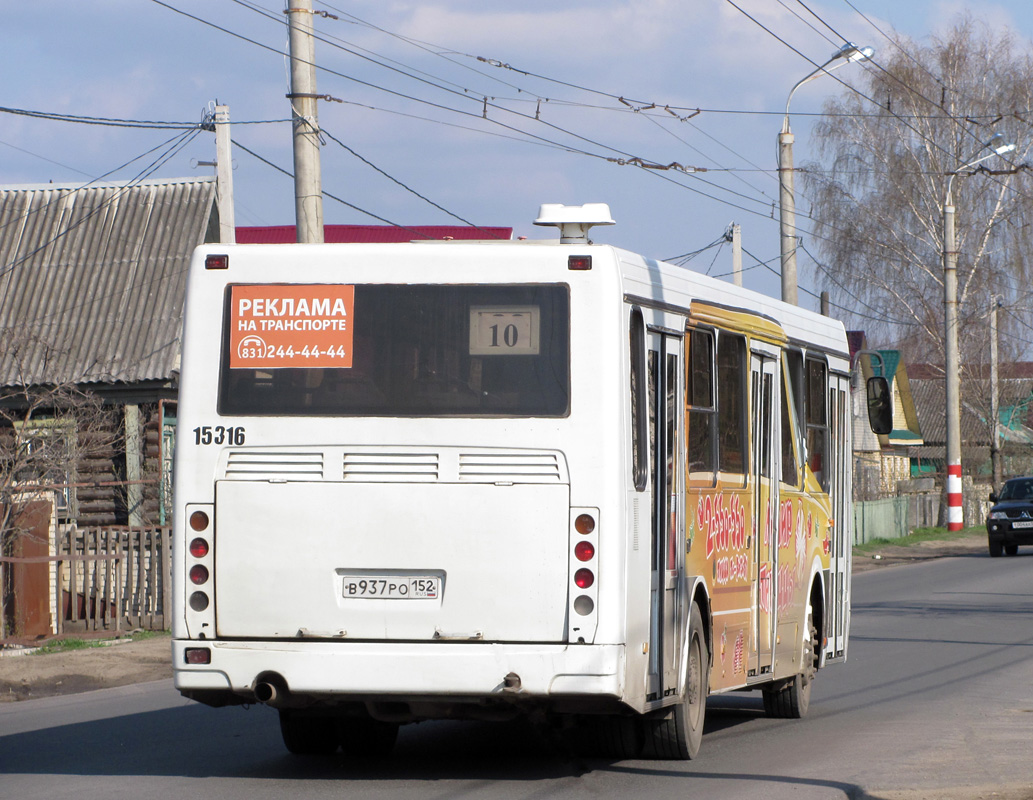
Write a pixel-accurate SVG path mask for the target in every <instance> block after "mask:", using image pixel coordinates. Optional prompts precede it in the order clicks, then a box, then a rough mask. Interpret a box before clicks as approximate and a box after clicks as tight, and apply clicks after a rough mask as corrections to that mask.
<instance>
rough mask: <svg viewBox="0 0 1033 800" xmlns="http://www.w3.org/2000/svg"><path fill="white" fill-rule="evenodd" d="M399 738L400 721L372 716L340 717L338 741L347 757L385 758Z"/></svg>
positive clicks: (338, 719) (338, 721)
mask: <svg viewBox="0 0 1033 800" xmlns="http://www.w3.org/2000/svg"><path fill="white" fill-rule="evenodd" d="M397 739H398V723H397V722H382V721H381V720H378V719H373V718H372V717H338V718H337V741H338V742H340V745H341V750H342V752H343V753H344V755H345V757H347V758H385V757H387V756H389V755H391V751H392V750H393V749H394V746H395V741H396V740H397Z"/></svg>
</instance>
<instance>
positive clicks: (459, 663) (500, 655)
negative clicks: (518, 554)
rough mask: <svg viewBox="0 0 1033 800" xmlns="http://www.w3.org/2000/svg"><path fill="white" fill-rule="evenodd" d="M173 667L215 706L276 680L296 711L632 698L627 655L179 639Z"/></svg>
mask: <svg viewBox="0 0 1033 800" xmlns="http://www.w3.org/2000/svg"><path fill="white" fill-rule="evenodd" d="M188 648H208V649H209V650H210V652H211V663H210V664H204V665H198V664H188V663H187V661H186V650H187V649H188ZM172 658H173V675H174V679H175V685H176V688H177V689H179V690H180V691H181V692H183V693H184V694H186V695H187V696H194V697H197V698H198V699H201V698H205V702H212V704H221V703H219V702H217V701H219V700H221V701H222V702H240V701H241V698H243V699H244V700H246V701H247V702H253V701H254V697H255V686H256V685H257V684H258V683H259V682H261V681H270V680H271V681H272V682H274V683H276V682H281V685H280V689H281V690H282V692H281V694H280V696H279V697H278V702H284V704H287V702H288V701H285V699H284V698H287V697H289V698H290V700H289V704H291V705H306V704H334V703H341V702H348V701H360V702H366V703H377V702H396V703H425V704H431V705H433V706H440V705H441V704H443V703H444V704H448V703H456V704H477V703H484V702H489V703H490V702H492V701H501V702H506V703H509V704H514V703H515V704H520V703H522V702H525V701H526V702H527V703H529V704H531V705H536V706H542V705H545V706H550V705H552V706H555V707H557V710H570V709H574V710H591V708H592V707H593V706H596V705H597V706H598V707H600V708H602V707H606V706H612V705H615V704H618V703H619V702H620V700H621V698H622V696H623V694H624V692H623V674H624V647H623V646H622V645H515V644H467V643H453V642H448V643H369V642H347V643H345V642H325V641H322V642H298V641H290V642H285V641H280V642H264V641H263V642H254V641H251V642H236V641H232V642H231V641H220V640H210V639H209V640H200V641H199V640H183V639H177V640H173V642H172ZM514 675H515V676H517V678H518V681H514V679H513V677H512V676H514ZM507 678H508V680H507ZM220 695H225V697H220ZM564 707H565V708H564ZM441 715H442V716H450V715H451V714H450V713H449V714H441ZM432 716H433V715H432Z"/></svg>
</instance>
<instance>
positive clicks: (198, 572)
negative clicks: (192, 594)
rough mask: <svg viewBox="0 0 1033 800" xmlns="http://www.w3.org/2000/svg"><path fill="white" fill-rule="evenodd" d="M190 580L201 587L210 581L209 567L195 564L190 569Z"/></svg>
mask: <svg viewBox="0 0 1033 800" xmlns="http://www.w3.org/2000/svg"><path fill="white" fill-rule="evenodd" d="M190 580H191V581H193V582H194V583H196V584H197V585H198V586H200V585H201V584H202V583H205V582H207V580H208V567H206V566H204V565H203V564H194V566H192V567H191V568H190Z"/></svg>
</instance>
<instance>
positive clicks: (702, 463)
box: [685, 330, 717, 485]
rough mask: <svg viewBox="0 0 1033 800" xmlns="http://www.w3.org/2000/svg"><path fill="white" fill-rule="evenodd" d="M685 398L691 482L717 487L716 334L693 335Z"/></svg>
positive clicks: (691, 336)
mask: <svg viewBox="0 0 1033 800" xmlns="http://www.w3.org/2000/svg"><path fill="white" fill-rule="evenodd" d="M687 362H688V373H687V375H686V376H685V383H686V387H685V398H686V403H687V405H688V407H689V436H688V466H689V479H690V480H706V481H708V482H709V483H710V484H711V485H713V480H714V474H715V470H716V468H717V413H716V412H717V409H716V408H715V407H714V334H713V333H711V332H709V331H701V330H692V331H690V332H689V357H688V359H687Z"/></svg>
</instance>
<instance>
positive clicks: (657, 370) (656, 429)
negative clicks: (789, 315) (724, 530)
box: [646, 331, 686, 700]
mask: <svg viewBox="0 0 1033 800" xmlns="http://www.w3.org/2000/svg"><path fill="white" fill-rule="evenodd" d="M647 344H648V366H649V439H650V447H649V450H650V453H651V454H652V458H651V461H650V477H651V478H652V480H651V484H652V489H653V509H652V525H651V534H650V540H651V561H650V573H651V574H650V612H649V613H650V625H649V679H648V684H647V691H646V694H647V699H649V700H659V699H660V698H662V697H667V696H669V695H672V694H676V693H677V692H678V654H679V653H680V651H681V648H680V643H681V638H680V632H681V629H682V628H683V627H685V624H686V620H684V619H682V617H683V616H684V613H685V612H684V610H683V609H682V605H683V604H682V602H681V600H682V598H681V596H680V595H681V594H682V589H681V584H682V580H681V575H682V573H683V571H684V564H685V527H684V526H685V523H684V515H683V511H682V509H683V508H684V505H685V503H684V501H685V493H684V476H682V475H681V474H680V472H681V470H680V465H681V463H682V456H681V452H682V445H681V440H682V430H683V421H682V417H683V414H684V410H685V398H684V388H683V384H682V380H681V375H682V368H681V360H682V355H681V353H682V338H681V337H679V336H672V335H669V334H666V333H658V332H654V331H650V332H649V333H648V339H647Z"/></svg>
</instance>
